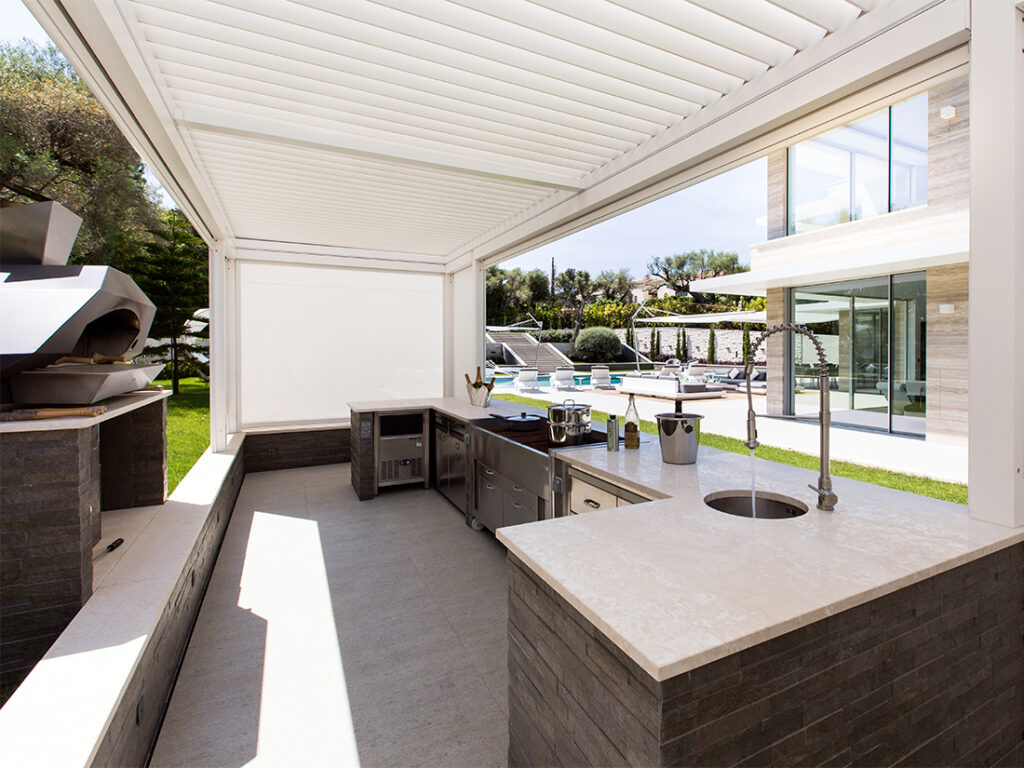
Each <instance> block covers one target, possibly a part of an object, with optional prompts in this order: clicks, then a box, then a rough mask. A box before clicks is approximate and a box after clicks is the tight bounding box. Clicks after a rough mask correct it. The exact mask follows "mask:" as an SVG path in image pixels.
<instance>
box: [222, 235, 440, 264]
mask: <svg viewBox="0 0 1024 768" xmlns="http://www.w3.org/2000/svg"><path fill="white" fill-rule="evenodd" d="M235 245H236V248H237V250H238V252H240V253H241V252H248V251H261V252H264V253H291V254H305V255H309V256H316V257H320V256H328V257H336V258H346V259H370V260H372V261H394V262H404V263H409V264H427V265H430V266H436V265H438V264H444V257H443V256H435V255H432V254H427V253H406V252H401V251H378V250H370V249H366V248H344V247H338V246H329V245H314V244H312V243H289V242H284V241H271V240H254V239H250V238H244V237H240V238H237V239H236V240H235Z"/></svg>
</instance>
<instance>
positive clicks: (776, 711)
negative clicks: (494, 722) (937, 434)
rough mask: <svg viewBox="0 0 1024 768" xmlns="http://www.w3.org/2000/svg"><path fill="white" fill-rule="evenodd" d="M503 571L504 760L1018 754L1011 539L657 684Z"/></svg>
mask: <svg viewBox="0 0 1024 768" xmlns="http://www.w3.org/2000/svg"><path fill="white" fill-rule="evenodd" d="M509 568H510V590H509V710H510V720H509V764H510V765H515V766H520V765H568V764H573V765H585V764H589V765H623V764H647V765H664V766H670V765H798V764H799V765H804V764H807V765H812V764H815V765H821V764H830V765H832V764H834V765H883V764H884V765H893V764H900V765H997V764H1003V765H1013V764H1019V761H1020V758H1021V757H1022V756H1024V734H1022V726H1024V654H1022V653H1021V645H1022V641H1024V545H1017V546H1014V547H1009V548H1007V549H1003V550H1001V551H999V552H996V553H994V554H992V555H989V556H987V557H984V558H980V559H978V560H975V561H974V562H971V563H967V564H965V565H963V566H960V567H959V568H955V569H953V570H951V571H947V572H945V573H942V574H939V575H938V576H935V577H933V578H931V579H927V580H925V581H923V582H919V583H917V584H914V585H911V586H909V587H906V588H904V589H901V590H898V591H897V592H894V593H892V594H889V595H886V596H884V597H882V598H879V599H877V600H873V601H871V602H868V603H865V604H863V605H860V606H857V607H855V608H852V609H850V610H847V611H844V612H842V613H839V614H836V615H835V616H831V617H829V618H827V619H823V620H821V621H818V622H815V623H813V624H810V625H808V626H806V627H803V628H801V629H798V630H795V631H793V632H790V633H788V634H786V635H783V636H781V637H778V638H776V639H774V640H770V641H768V642H766V643H762V644H761V645H757V646H754V647H752V648H749V649H747V650H744V651H740V652H739V653H736V654H733V655H732V656H728V657H726V658H724V659H721V660H719V661H716V662H712V663H710V664H707V665H705V666H702V667H698V668H697V669H695V670H692V671H691V672H688V673H685V674H682V675H679V676H677V677H674V678H671V679H669V680H667V681H664V682H663V683H660V684H659V683H656V682H655V681H654V680H653V678H650V677H649V676H647V675H646V674H645V673H644V672H643V671H642V670H640V669H639V667H638V666H637V665H636V664H635V663H634V662H633V661H632V660H630V659H628V658H626V657H625V656H624V655H623V654H622V653H621V652H619V651H617V649H615V648H614V647H613V646H611V643H610V641H608V640H607V638H604V637H603V636H602V635H601V633H600V632H599V631H598V630H597V629H596V628H594V627H593V626H592V625H591V624H590V623H589V622H588V621H586V619H584V618H583V617H582V616H581V615H580V614H579V613H578V612H576V611H575V610H574V609H573V608H572V607H571V606H569V605H568V604H567V603H566V602H565V601H564V600H563V599H562V598H561V597H559V596H558V595H556V594H555V593H554V592H553V591H552V590H551V589H550V588H549V587H547V586H546V585H544V584H542V583H540V581H539V580H538V579H537V577H536V576H534V575H533V574H532V573H531V572H530V571H529V570H528V569H527V568H526V567H525V566H523V565H522V563H520V562H519V561H517V560H516V559H515V558H514V557H513V556H511V555H510V558H509ZM652 718H653V721H652ZM652 722H654V723H655V725H654V727H653V728H652Z"/></svg>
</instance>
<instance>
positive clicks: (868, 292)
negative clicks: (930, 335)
mask: <svg viewBox="0 0 1024 768" xmlns="http://www.w3.org/2000/svg"><path fill="white" fill-rule="evenodd" d="M789 296H790V298H789V302H790V304H789V307H790V308H789V318H790V320H791V322H794V323H797V324H798V325H806V326H807V327H808V328H810V329H811V330H812V331H814V333H815V335H817V336H818V339H819V341H820V342H821V344H822V346H823V347H824V349H825V359H826V361H827V362H828V364H829V368H830V372H831V376H830V380H829V386H830V392H829V404H830V407H831V409H832V421H833V422H835V423H836V424H847V425H850V426H857V427H865V428H869V429H879V430H885V431H888V432H899V433H903V434H910V435H923V434H924V433H925V409H926V405H927V385H926V374H925V371H926V369H927V353H926V349H925V347H926V342H927V284H926V277H925V273H924V272H911V273H907V274H901V275H892V276H889V275H883V276H879V277H872V278H866V279H863V280H851V281H847V282H842V283H829V284H825V285H812V286H806V287H801V288H793V289H792V290H790V292H789ZM790 350H791V351H790V370H789V376H790V380H789V383H790V392H791V393H792V401H791V403H790V412H791V413H793V414H796V415H797V416H801V415H811V414H815V413H817V412H818V402H819V398H820V393H819V390H818V387H819V379H818V372H819V369H818V356H817V353H816V352H815V350H814V347H813V346H812V344H811V343H810V341H809V340H807V339H805V338H804V337H803V336H797V337H794V338H793V341H792V346H791V348H790ZM890 363H891V364H890Z"/></svg>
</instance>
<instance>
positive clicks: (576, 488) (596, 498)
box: [568, 467, 650, 515]
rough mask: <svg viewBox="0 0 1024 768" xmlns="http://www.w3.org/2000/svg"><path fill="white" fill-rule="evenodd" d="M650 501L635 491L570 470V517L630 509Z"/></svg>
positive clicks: (571, 468)
mask: <svg viewBox="0 0 1024 768" xmlns="http://www.w3.org/2000/svg"><path fill="white" fill-rule="evenodd" d="M644 501H650V499H649V498H647V497H646V496H641V495H640V494H638V493H634V492H633V491H629V490H626V489H625V488H621V487H619V486H617V485H614V484H612V483H609V482H608V481H607V480H603V479H601V478H599V477H594V476H593V475H589V474H587V473H585V472H580V471H579V470H577V469H575V468H573V467H570V468H569V509H568V512H569V514H570V515H580V514H583V513H585V512H596V511H597V510H600V509H612V508H614V507H628V506H630V505H632V504H639V503H641V502H644Z"/></svg>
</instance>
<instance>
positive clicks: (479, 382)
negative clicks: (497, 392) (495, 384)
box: [473, 365, 484, 389]
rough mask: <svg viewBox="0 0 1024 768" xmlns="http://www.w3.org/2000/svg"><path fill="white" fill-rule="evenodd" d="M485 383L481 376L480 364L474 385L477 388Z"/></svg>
mask: <svg viewBox="0 0 1024 768" xmlns="http://www.w3.org/2000/svg"><path fill="white" fill-rule="evenodd" d="M483 385H484V381H483V379H482V378H480V366H479V365H478V366H477V367H476V381H474V382H473V386H474V387H476V388H477V389H480V387H482V386H483Z"/></svg>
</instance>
